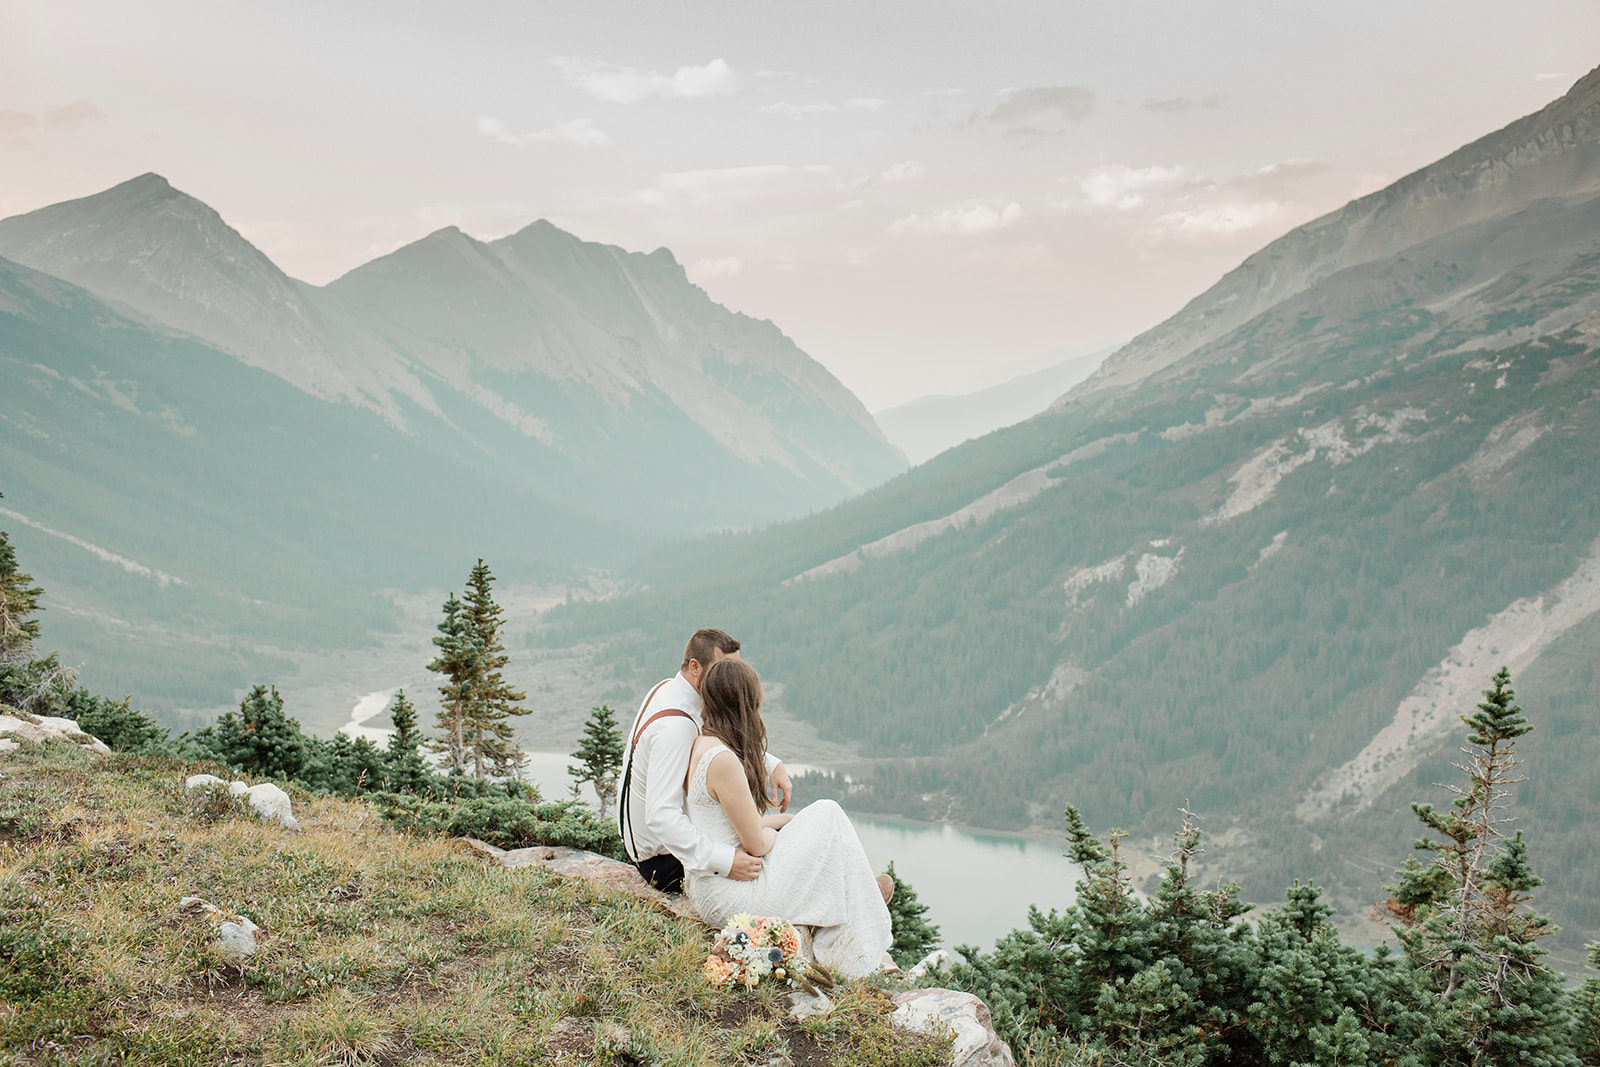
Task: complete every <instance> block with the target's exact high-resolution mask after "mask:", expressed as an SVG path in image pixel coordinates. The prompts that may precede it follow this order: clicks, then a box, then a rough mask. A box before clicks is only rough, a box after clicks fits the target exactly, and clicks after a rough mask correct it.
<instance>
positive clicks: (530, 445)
mask: <svg viewBox="0 0 1600 1067" xmlns="http://www.w3.org/2000/svg"><path fill="white" fill-rule="evenodd" d="M0 255H4V256H6V257H8V258H10V259H13V260H15V261H17V262H19V263H22V264H25V265H28V266H31V267H34V268H36V269H39V270H42V271H44V272H46V273H49V274H52V275H55V276H58V277H62V278H64V279H65V280H67V281H71V282H74V283H77V284H81V285H83V286H84V287H85V288H87V289H89V290H90V291H92V292H95V293H96V294H97V295H100V296H102V297H105V298H107V299H110V300H113V301H115V302H116V303H118V304H119V305H120V306H123V307H125V308H128V309H131V310H132V311H134V312H136V313H138V314H139V315H141V316H142V317H143V318H145V319H146V320H148V321H151V322H155V323H158V324H160V325H162V326H163V327H164V328H167V329H170V330H175V331H177V332H179V333H181V334H185V335H188V336H193V337H196V338H199V339H201V340H203V341H205V342H207V343H208V344H210V345H212V346H214V347H217V348H220V349H222V350H223V351H227V352H229V353H231V354H233V355H235V356H236V357H238V358H240V359H242V360H244V361H245V362H246V363H247V364H249V365H252V366H258V367H261V368H263V369H266V370H268V371H270V372H271V373H274V374H277V375H278V376H279V377H282V378H284V379H285V380H286V381H289V382H290V383H291V384H294V385H295V386H296V387H298V388H301V389H303V390H305V391H306V392H309V393H311V394H312V395H313V396H317V397H319V398H322V399H325V400H329V401H332V402H335V403H347V404H352V405H354V406H357V407H362V408H366V409H368V410H373V411H376V412H378V413H380V414H381V415H382V416H383V418H384V419H385V420H386V421H388V422H389V423H391V424H392V425H394V426H396V427H397V428H399V429H401V430H404V431H406V432H414V430H415V426H414V420H415V419H416V418H418V417H425V416H427V417H432V418H435V419H440V420H442V421H444V422H446V423H447V424H448V425H451V426H452V427H454V428H455V429H456V430H457V431H459V432H460V433H462V434H463V435H465V436H466V437H467V438H468V439H470V440H472V441H474V442H476V445H475V446H474V447H478V448H480V449H483V450H487V451H488V452H491V453H496V454H504V455H505V456H506V458H508V459H509V458H510V457H511V456H513V455H517V454H519V453H521V454H524V455H525V457H526V458H525V460H519V462H526V463H531V464H532V466H533V467H534V468H537V469H541V470H545V471H547V472H553V471H556V470H558V469H561V468H562V464H563V463H564V462H566V461H564V460H562V459H561V456H563V455H565V456H569V457H572V456H579V455H587V454H588V453H590V452H592V451H593V450H594V449H595V448H596V447H601V448H603V447H604V441H605V440H606V438H607V436H608V434H609V436H610V437H612V438H617V431H616V430H609V431H605V432H601V433H600V434H598V435H596V434H595V433H593V432H592V429H593V423H594V420H595V419H596V418H597V417H598V418H599V419H600V420H601V421H602V422H606V421H610V422H613V423H614V422H617V421H618V420H626V419H629V418H638V417H641V415H640V413H641V412H642V413H643V417H644V418H645V419H646V421H647V423H649V424H653V422H652V420H654V422H659V420H660V419H661V418H662V417H663V416H664V415H665V414H666V412H665V409H666V407H673V408H676V409H678V410H679V411H681V412H682V413H683V415H685V416H687V417H688V419H689V421H690V422H692V423H694V424H695V425H696V426H698V427H699V428H700V429H701V430H702V431H704V432H705V433H707V434H709V435H710V437H711V439H712V440H713V441H715V442H716V445H717V447H720V448H723V449H726V450H728V451H729V452H730V454H731V455H732V457H733V458H734V459H735V461H736V462H738V463H742V464H746V465H747V466H748V467H749V469H750V475H749V476H750V477H753V478H757V479H760V478H762V477H764V475H763V474H762V472H763V470H764V469H766V468H768V467H773V468H775V469H777V470H779V471H781V472H782V473H783V478H785V479H786V480H787V481H788V488H787V489H786V490H785V491H786V492H789V493H790V494H791V495H792V497H793V499H792V502H791V503H789V504H787V505H784V504H782V503H780V501H779V498H778V497H777V496H773V495H772V494H770V493H768V494H767V496H768V499H767V500H766V501H765V502H762V503H760V504H757V505H755V506H754V507H753V508H751V509H746V511H745V512H744V514H743V516H742V518H740V517H737V515H736V510H735V511H730V512H728V514H727V517H726V518H723V519H718V520H715V521H728V519H730V518H731V519H734V521H743V522H751V521H763V520H765V519H771V518H775V517H780V516H781V515H782V514H784V512H785V511H786V510H787V511H788V512H789V513H794V512H795V511H796V510H804V509H806V508H811V507H816V506H818V505H820V504H826V503H828V502H831V501H832V500H835V499H838V498H839V497H840V496H842V495H844V494H846V493H850V492H855V491H859V490H860V489H861V488H863V487H865V486H867V485H871V484H875V483H876V482H878V481H881V480H883V478H885V477H888V476H890V475H891V474H893V473H895V472H896V471H898V470H899V469H902V466H903V460H902V459H901V458H900V457H899V456H898V454H897V452H896V451H895V450H894V449H893V447H892V446H891V445H889V444H888V442H887V441H886V439H884V437H883V435H882V432H881V430H879V428H878V427H877V425H876V423H875V422H874V421H873V420H872V418H871V416H870V415H869V414H868V413H867V412H866V409H865V408H864V407H863V406H862V405H861V404H860V402H859V400H857V399H856V398H855V396H854V395H853V394H852V393H850V392H849V390H848V389H846V388H845V387H844V386H843V385H842V384H840V383H839V382H838V380H837V379H836V378H834V377H833V376H832V375H831V374H830V373H828V372H827V370H826V369H825V368H823V367H822V366H821V364H819V363H817V362H816V361H815V360H813V359H811V358H810V357H809V356H807V355H805V353H803V352H801V351H800V350H799V348H798V347H796V346H795V345H794V343H793V342H792V341H791V340H789V338H787V337H786V336H785V335H784V334H783V333H782V332H781V331H780V330H779V329H778V328H777V327H776V326H774V325H772V324H771V323H768V322H765V321H764V320H755V319H750V318H748V317H747V316H742V315H738V314H737V313H734V312H730V311H729V310H728V309H726V308H723V307H722V306H721V305H718V304H715V303H713V302H712V301H711V300H710V298H709V297H708V296H706V294H705V293H704V291H703V290H700V289H699V288H698V287H696V286H693V285H692V284H691V283H690V282H689V281H688V278H687V275H686V274H685V272H684V270H683V268H682V266H681V265H680V264H678V263H677V261H676V259H675V258H674V257H673V256H672V254H671V252H670V251H668V250H666V249H657V250H656V251H655V252H652V253H649V254H641V253H631V252H626V251H624V250H622V249H620V248H616V247H615V246H609V245H599V244H595V243H593V242H587V241H583V240H581V239H580V238H577V237H576V236H574V235H572V234H568V233H566V232H565V231H562V230H560V229H558V228H557V227H555V226H554V225H553V224H551V223H550V222H548V221H547V220H543V219H540V220H537V221H535V222H533V223H530V224H529V225H528V226H526V227H524V228H523V229H521V230H519V231H517V232H516V233H514V234H511V235H508V236H507V237H503V238H499V239H497V240H494V241H488V242H483V241H478V240H476V239H475V238H472V237H470V236H469V235H467V234H465V233H463V232H462V231H461V230H460V229H459V228H456V227H446V228H443V229H440V230H437V231H434V232H433V233H432V234H429V235H427V236H425V237H423V238H421V239H419V240H418V241H415V242H412V243H410V244H408V245H406V246H403V247H402V248H400V249H397V250H396V251H395V252H393V253H390V254H389V255H386V256H382V257H379V258H378V259H376V260H374V261H372V262H370V263H367V264H363V265H361V266H359V267H356V268H354V269H353V270H351V271H349V272H347V273H346V274H345V275H343V276H341V277H340V278H338V279H335V280H334V281H333V282H330V283H329V284H328V285H326V286H312V285H309V284H307V283H304V282H300V281H297V280H295V279H293V278H291V277H289V276H288V275H286V274H284V273H283V272H282V271H281V270H280V269H279V268H277V266H276V265H275V264H273V263H272V262H271V260H270V259H269V258H268V257H266V256H265V255H264V254H263V253H261V252H260V250H259V249H256V248H255V246H254V245H252V244H250V242H249V241H247V240H246V239H245V238H243V237H242V236H241V235H240V234H239V233H238V231H236V230H234V229H233V228H232V227H230V226H228V225H227V223H226V222H225V221H224V220H223V219H222V218H221V216H220V215H218V214H217V213H216V212H215V211H214V210H213V209H211V208H210V207H209V206H207V205H206V204H204V203H203V202H202V201H200V200H198V199H196V198H194V197H192V196H189V195H188V194H186V193H183V192H181V191H179V190H177V189H175V188H173V187H172V186H171V184H170V183H169V182H167V181H166V180H165V179H164V178H162V177H161V176H160V175H157V174H153V173H150V174H145V175H141V176H139V177H137V178H134V179H130V180H129V181H127V182H124V183H121V184H120V185H117V186H113V187H112V188H111V189H108V190H105V191H103V192H101V193H98V194H94V195H92V196H89V197H83V198H79V199H77V200H72V201H66V202H63V203H61V204H56V205H51V206H49V207H46V208H41V209H39V210H37V211H34V212H29V213H27V214H25V215H19V216H14V217H12V218H9V219H5V220H0ZM452 271H454V272H457V273H459V274H460V275H461V276H460V277H449V275H450V274H451V272H452ZM407 274H409V275H411V276H413V277H423V276H426V284H425V285H423V286H422V287H421V288H422V289H424V290H425V291H424V292H416V291H412V292H408V293H406V294H405V295H404V296H400V295H397V294H383V293H381V292H378V291H377V290H381V289H382V287H383V286H384V284H404V283H405V280H406V275H407ZM413 288H415V287H413ZM452 289H453V291H454V292H455V293H456V295H457V296H458V297H459V298H460V300H461V301H463V302H462V303H460V304H458V305H454V306H452V305H451V304H450V302H449V301H448V300H445V299H443V297H444V295H445V294H447V293H448V292H450V291H452ZM425 309H426V311H427V312H431V313H433V314H434V319H433V320H432V321H425V320H426V313H425ZM492 310H497V311H498V312H500V313H501V316H502V317H501V320H500V321H496V322H489V321H486V313H487V312H488V311H492ZM451 314H454V315H456V316H457V317H459V318H460V319H461V320H462V321H460V322H451V321H440V320H439V318H438V316H439V315H444V316H446V320H448V316H449V315H451ZM730 367H731V368H734V369H733V370H732V371H730V370H729V369H728V368H730ZM508 375H509V376H511V377H512V378H515V379H517V380H516V381H508V380H507V378H506V376H508ZM752 376H754V377H764V378H766V379H772V380H771V381H770V382H763V383H762V384H761V387H760V388H759V389H757V390H755V393H761V394H771V395H753V394H752V390H750V389H748V388H741V387H740V381H741V380H742V378H749V377H752ZM573 388H592V389H593V390H595V392H596V394H597V396H596V398H595V399H596V400H598V402H599V403H598V406H589V405H587V404H585V403H580V405H579V406H580V407H584V408H585V410H584V411H583V412H581V413H579V412H578V411H576V410H575V409H574V408H573V400H574V396H573V395H572V389H573ZM461 400H464V401H466V403H467V405H469V406H468V407H466V408H463V407H462V405H461V403H460V402H459V401H461ZM640 401H643V407H642V408H641V407H639V403H640ZM473 408H476V409H477V410H478V411H479V412H481V413H482V414H483V415H487V416H488V418H489V419H491V420H494V421H497V422H499V423H501V424H503V425H504V426H506V427H509V428H510V429H511V430H512V431H513V433H514V436H515V437H520V438H521V439H523V440H524V442H525V443H523V444H520V445H518V444H516V443H515V441H514V440H508V439H507V438H505V436H504V434H503V433H502V432H501V431H499V430H495V429H493V428H492V427H491V426H489V425H486V424H484V420H483V418H482V416H481V415H472V414H470V412H471V410H472V409H473ZM630 411H631V412H633V414H632V415H630V414H629V412H630ZM563 415H566V416H568V417H570V418H577V419H580V420H581V421H580V424H579V425H577V426H575V427H574V426H567V427H562V426H561V425H560V423H561V419H562V416H563ZM670 419H672V420H675V419H677V416H671V417H670ZM681 432H682V430H681V429H679V430H670V431H664V433H665V436H666V437H670V436H672V435H673V434H677V433H681ZM564 433H565V434H568V435H575V436H573V439H572V440H569V441H565V442H564V441H563V440H562V438H563V434H564ZM630 434H631V435H633V436H637V434H635V433H634V432H633V431H631V430H623V431H622V437H623V438H626V437H629V436H630ZM491 440H497V441H499V442H500V443H499V444H490V443H489V442H490V441H491ZM627 447H630V448H631V447H638V445H629V446H627ZM694 447H696V448H698V447H701V446H698V445H696V446H694ZM529 449H533V450H534V451H533V452H529V451H528V450H529ZM539 449H543V450H545V452H544V453H540V452H539V451H538V450H539ZM508 450H509V451H508ZM612 459H613V460H614V461H616V462H618V463H621V464H624V465H626V464H629V463H631V462H632V461H631V460H630V459H629V458H628V456H627V455H626V454H616V455H614V456H613V457H612ZM580 466H584V467H585V468H586V470H587V471H588V473H586V474H582V475H579V474H577V473H576V472H573V473H571V474H563V475H560V476H558V479H557V480H558V482H560V481H561V480H562V479H563V478H564V479H565V482H566V485H567V488H569V489H577V488H579V487H581V486H582V485H584V484H586V482H587V480H588V479H592V477H593V472H594V471H595V470H596V469H598V468H597V467H596V466H595V464H593V463H588V464H580Z"/></svg>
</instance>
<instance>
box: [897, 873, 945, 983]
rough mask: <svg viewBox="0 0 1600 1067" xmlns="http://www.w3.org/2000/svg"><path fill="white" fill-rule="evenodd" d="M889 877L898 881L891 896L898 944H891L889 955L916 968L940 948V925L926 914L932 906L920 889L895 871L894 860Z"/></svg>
mask: <svg viewBox="0 0 1600 1067" xmlns="http://www.w3.org/2000/svg"><path fill="white" fill-rule="evenodd" d="M889 880H890V881H892V882H893V883H894V893H893V894H892V895H891V896H890V897H889V921H890V924H891V926H892V928H893V930H894V944H892V945H890V946H889V955H891V956H893V957H894V961H895V962H896V963H898V964H899V965H900V966H901V967H914V966H916V965H917V964H918V963H920V962H922V960H924V959H925V958H927V955H928V953H930V952H932V951H933V950H934V949H936V948H938V947H939V928H938V927H937V926H935V925H934V924H933V923H931V922H929V921H928V920H927V918H926V917H925V916H926V915H927V913H928V906H927V905H926V904H924V903H922V902H921V901H920V900H918V899H917V891H916V890H915V889H912V888H911V884H910V883H909V882H906V881H903V880H902V879H901V878H900V876H899V875H898V874H896V873H894V863H893V862H891V863H890V864H889Z"/></svg>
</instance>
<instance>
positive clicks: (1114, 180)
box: [1078, 163, 1198, 211]
mask: <svg viewBox="0 0 1600 1067" xmlns="http://www.w3.org/2000/svg"><path fill="white" fill-rule="evenodd" d="M1196 180H1198V179H1197V176H1196V175H1194V174H1192V173H1191V172H1190V171H1189V170H1188V169H1187V168H1186V167H1181V166H1178V167H1138V168H1135V167H1125V166H1122V165H1121V164H1118V163H1113V164H1110V165H1108V166H1103V167H1096V168H1095V169H1094V170H1092V171H1090V172H1089V176H1088V177H1087V178H1085V179H1083V181H1082V182H1080V183H1079V186H1078V187H1079V188H1080V189H1081V190H1082V191H1083V195H1085V196H1087V197H1088V198H1089V203H1090V204H1092V205H1094V206H1095V207H1104V208H1112V209H1114V210H1116V211H1131V210H1133V209H1134V208H1136V207H1142V206H1144V203H1145V199H1146V196H1147V194H1150V193H1152V192H1154V191H1156V190H1160V189H1170V188H1173V187H1174V186H1176V185H1178V184H1180V183H1183V182H1191V181H1196Z"/></svg>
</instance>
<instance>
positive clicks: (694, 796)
mask: <svg viewBox="0 0 1600 1067" xmlns="http://www.w3.org/2000/svg"><path fill="white" fill-rule="evenodd" d="M728 751H730V750H729V748H728V747H727V746H726V745H713V746H712V747H711V748H709V749H707V750H706V752H705V754H704V755H702V756H701V757H700V762H699V763H698V764H697V765H696V766H695V769H694V776H693V778H691V779H690V781H689V798H688V799H689V819H690V821H691V822H693V823H694V824H695V826H697V827H699V829H700V832H701V833H703V834H705V835H706V836H708V837H710V838H713V839H714V840H717V841H724V842H727V843H729V844H731V845H733V846H735V847H738V846H739V835H738V834H736V833H735V832H734V829H733V824H732V823H730V822H729V821H728V815H727V813H726V812H724V811H723V810H722V805H721V804H718V803H717V802H716V801H715V800H713V799H712V797H711V794H710V793H708V792H707V791H706V769H707V768H708V767H709V766H710V765H711V759H712V757H713V756H715V755H716V754H717V753H719V752H728ZM684 891H685V892H686V893H688V895H689V902H690V903H691V904H693V905H694V907H695V910H696V911H698V912H699V913H700V917H701V918H702V919H704V920H705V921H706V922H707V923H709V924H710V925H712V926H718V927H720V926H726V925H727V923H728V920H729V919H731V918H733V916H735V915H738V914H740V913H741V912H743V913H745V914H748V915H770V916H776V917H779V918H784V919H788V920H789V921H790V922H792V923H794V924H795V925H796V926H813V927H816V931H815V933H814V934H813V936H812V942H811V945H812V956H813V958H814V959H815V960H816V961H817V962H818V963H820V964H822V965H823V966H825V967H828V968H831V969H832V970H835V971H838V972H839V973H840V974H842V975H845V976H846V977H849V978H861V977H864V976H866V975H868V974H871V973H872V972H873V971H875V970H877V969H878V968H879V967H880V966H883V965H884V963H885V962H886V961H885V956H884V953H885V952H886V951H887V950H888V948H889V945H890V944H891V943H893V940H894V937H893V934H892V933H891V932H890V927H889V909H888V908H887V907H885V906H884V903H883V894H881V893H880V892H879V891H878V883H877V881H876V880H875V879H874V877H873V874H872V865H871V864H870V863H869V862H868V861H867V854H866V852H865V851H864V850H863V849H862V847H861V841H860V839H859V838H858V837H856V831H855V827H853V826H851V825H850V820H849V818H848V817H847V816H846V815H845V813H844V809H843V808H841V807H839V805H838V804H835V803H834V802H833V801H831V800H818V801H816V802H815V803H812V804H808V805H807V806H806V807H804V808H802V809H800V811H799V812H797V813H796V814H795V817H794V818H793V819H791V820H790V821H789V824H788V825H787V826H785V827H784V828H783V829H782V830H779V831H778V842H777V844H775V845H773V846H772V851H771V852H768V853H767V854H766V855H765V856H764V857H762V866H761V876H760V877H759V878H757V879H755V880H754V881H752V882H736V881H734V880H733V879H731V878H722V877H719V876H718V875H715V874H712V873H710V872H709V871H691V872H690V873H689V876H688V878H687V879H686V881H685V886H684Z"/></svg>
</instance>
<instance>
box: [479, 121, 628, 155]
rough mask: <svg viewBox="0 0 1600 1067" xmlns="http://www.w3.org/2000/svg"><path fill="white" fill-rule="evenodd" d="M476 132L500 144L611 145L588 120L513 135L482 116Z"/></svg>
mask: <svg viewBox="0 0 1600 1067" xmlns="http://www.w3.org/2000/svg"><path fill="white" fill-rule="evenodd" d="M478 132H479V133H480V134H482V135H483V136H485V137H492V138H494V139H495V140H496V141H499V142H501V143H502V144H515V145H521V144H540V143H548V142H551V141H563V142H566V143H567V144H575V145H579V146H581V147H583V148H604V147H605V146H607V145H609V144H610V143H611V138H609V137H607V136H606V134H605V131H604V130H601V129H597V128H596V127H595V125H594V123H592V122H590V121H589V120H588V119H569V120H567V121H566V122H558V123H556V124H555V125H554V126H550V127H547V128H545V129H542V130H533V131H532V132H530V133H514V132H513V131H512V130H511V128H510V127H509V126H507V125H506V124H505V123H503V122H501V121H500V120H499V119H496V118H490V117H488V116H484V117H483V118H480V119H479V120H478Z"/></svg>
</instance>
